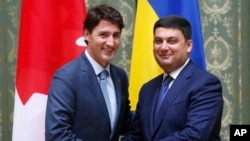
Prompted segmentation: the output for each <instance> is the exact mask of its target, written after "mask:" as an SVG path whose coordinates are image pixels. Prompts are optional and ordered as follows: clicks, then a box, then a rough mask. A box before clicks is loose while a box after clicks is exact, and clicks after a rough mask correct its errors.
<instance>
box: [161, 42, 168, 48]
mask: <svg viewBox="0 0 250 141" xmlns="http://www.w3.org/2000/svg"><path fill="white" fill-rule="evenodd" d="M161 49H164V50H165V49H168V44H167V42H166V41H163V43H162V46H161Z"/></svg>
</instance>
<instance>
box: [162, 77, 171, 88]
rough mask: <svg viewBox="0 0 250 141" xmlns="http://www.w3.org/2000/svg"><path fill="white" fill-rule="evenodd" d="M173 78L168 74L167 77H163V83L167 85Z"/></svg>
mask: <svg viewBox="0 0 250 141" xmlns="http://www.w3.org/2000/svg"><path fill="white" fill-rule="evenodd" d="M172 80H173V78H172V77H171V76H170V75H168V76H167V77H165V78H164V81H163V85H165V86H166V85H169V83H170V82H171V81H172Z"/></svg>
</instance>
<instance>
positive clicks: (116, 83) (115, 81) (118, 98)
mask: <svg viewBox="0 0 250 141" xmlns="http://www.w3.org/2000/svg"><path fill="white" fill-rule="evenodd" d="M110 72H111V78H112V81H113V84H114V87H115V96H116V102H117V115H116V119H117V118H118V117H119V115H118V114H119V113H120V112H119V111H120V108H121V99H122V96H121V80H120V77H119V75H118V74H117V72H116V70H115V68H114V67H113V66H112V65H110Z"/></svg>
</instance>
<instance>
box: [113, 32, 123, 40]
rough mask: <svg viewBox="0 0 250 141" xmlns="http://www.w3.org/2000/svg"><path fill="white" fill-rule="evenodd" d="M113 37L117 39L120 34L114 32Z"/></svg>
mask: <svg viewBox="0 0 250 141" xmlns="http://www.w3.org/2000/svg"><path fill="white" fill-rule="evenodd" d="M113 37H114V38H115V39H119V38H120V37H121V34H120V33H115V34H114V35H113Z"/></svg>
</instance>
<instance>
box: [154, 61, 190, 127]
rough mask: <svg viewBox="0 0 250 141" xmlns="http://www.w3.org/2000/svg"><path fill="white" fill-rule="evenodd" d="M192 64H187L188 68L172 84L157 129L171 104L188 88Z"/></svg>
mask: <svg viewBox="0 0 250 141" xmlns="http://www.w3.org/2000/svg"><path fill="white" fill-rule="evenodd" d="M192 66H193V65H192V63H191V61H190V62H189V63H188V64H187V66H186V67H185V68H184V69H183V70H182V72H180V74H179V75H178V77H177V78H176V79H175V80H174V83H173V84H172V86H171V88H170V89H169V91H168V94H167V95H166V97H165V99H164V100H163V103H162V105H161V108H160V111H161V112H159V114H158V116H157V122H156V125H155V127H156V128H157V127H158V126H159V125H160V123H161V121H162V119H163V117H164V116H165V115H166V112H167V110H168V109H169V107H170V106H171V104H172V103H173V102H174V100H175V99H176V97H177V96H178V95H180V94H181V91H182V90H183V89H184V87H186V85H187V84H188V83H190V82H189V81H188V79H189V78H190V77H191V75H192V70H193V69H192V68H193V67H192Z"/></svg>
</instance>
